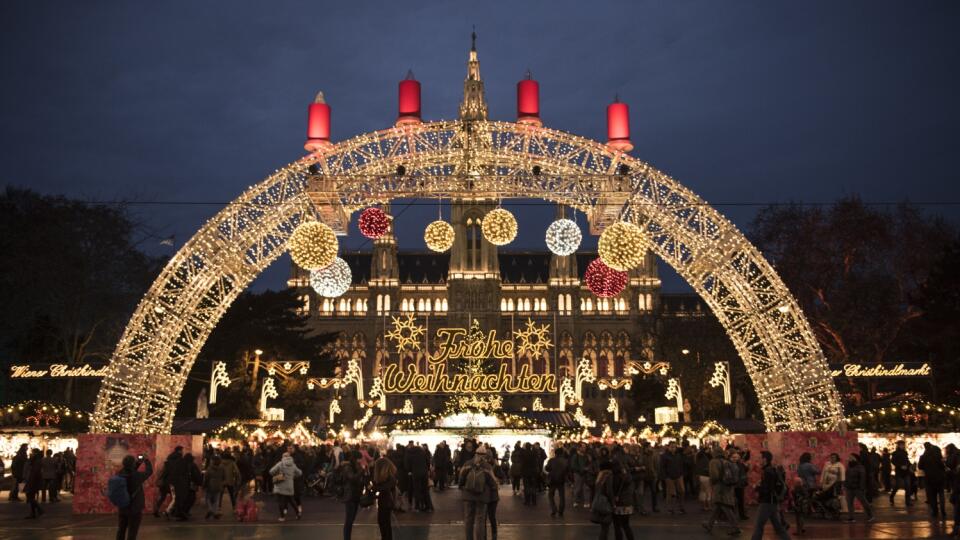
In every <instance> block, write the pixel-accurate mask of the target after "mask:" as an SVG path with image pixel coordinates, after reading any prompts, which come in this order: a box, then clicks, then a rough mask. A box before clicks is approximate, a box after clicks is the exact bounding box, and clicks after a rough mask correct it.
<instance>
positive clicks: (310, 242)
mask: <svg viewBox="0 0 960 540" xmlns="http://www.w3.org/2000/svg"><path fill="white" fill-rule="evenodd" d="M338 244H339V243H338V241H337V235H336V234H334V232H333V229H331V228H330V227H329V226H327V225H326V224H324V223H320V222H319V221H308V222H306V223H301V224H300V225H299V226H298V227H297V228H296V230H294V231H293V234H292V235H291V236H290V240H288V241H287V249H288V250H290V257H292V258H293V262H295V263H297V266H299V267H300V268H303V269H305V270H318V269H320V268H324V267H327V266H330V264H331V263H332V262H333V260H334V259H335V258H337V248H338V247H339V246H338Z"/></svg>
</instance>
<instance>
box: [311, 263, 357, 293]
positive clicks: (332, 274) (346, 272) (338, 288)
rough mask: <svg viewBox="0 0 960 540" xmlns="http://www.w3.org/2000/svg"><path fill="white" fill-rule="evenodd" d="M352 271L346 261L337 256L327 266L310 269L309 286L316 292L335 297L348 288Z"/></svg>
mask: <svg viewBox="0 0 960 540" xmlns="http://www.w3.org/2000/svg"><path fill="white" fill-rule="evenodd" d="M352 279H353V273H352V272H351V271H350V265H349V264H347V261H345V260H343V259H341V258H340V257H337V258H335V259H334V260H333V263H331V264H330V265H329V266H326V267H324V268H321V269H319V270H311V271H310V286H311V287H313V290H315V291H317V294H319V295H320V296H324V297H326V298H336V297H338V296H341V295H342V294H343V293H345V292H347V290H349V289H350V282H351V280H352Z"/></svg>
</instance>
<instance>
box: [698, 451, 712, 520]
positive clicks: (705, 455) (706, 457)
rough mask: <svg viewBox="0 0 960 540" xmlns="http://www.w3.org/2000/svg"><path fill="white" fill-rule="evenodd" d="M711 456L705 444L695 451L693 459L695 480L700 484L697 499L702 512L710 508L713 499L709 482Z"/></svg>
mask: <svg viewBox="0 0 960 540" xmlns="http://www.w3.org/2000/svg"><path fill="white" fill-rule="evenodd" d="M711 459H712V456H711V455H710V453H709V452H708V451H707V448H706V446H701V447H700V450H699V451H698V452H697V456H696V458H695V459H694V467H695V469H696V474H697V481H698V482H699V484H700V493H699V494H698V497H697V498H698V499H699V500H700V509H701V510H703V511H704V512H707V511H709V510H710V509H711V507H712V505H713V499H712V497H711V490H710V488H711V483H710V461H711Z"/></svg>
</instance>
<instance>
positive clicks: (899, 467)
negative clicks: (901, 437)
mask: <svg viewBox="0 0 960 540" xmlns="http://www.w3.org/2000/svg"><path fill="white" fill-rule="evenodd" d="M890 462H891V463H893V472H894V475H895V476H894V484H893V489H892V490H890V504H893V497H894V496H895V495H896V494H897V492H898V491H900V488H903V493H904V500H906V502H907V506H908V507H909V506H913V500H912V491H913V485H912V483H911V481H910V456H908V455H907V445H906V443H905V442H903V441H897V449H896V450H894V451H893V455H892V456H891V457H890Z"/></svg>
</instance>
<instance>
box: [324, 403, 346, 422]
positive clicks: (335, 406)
mask: <svg viewBox="0 0 960 540" xmlns="http://www.w3.org/2000/svg"><path fill="white" fill-rule="evenodd" d="M341 412H343V411H341V410H340V400H338V399H334V400H333V401H331V402H330V406H329V407H328V408H327V424H330V425H331V426H332V425H333V422H334V420H335V419H336V417H337V414H338V413H341Z"/></svg>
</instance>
